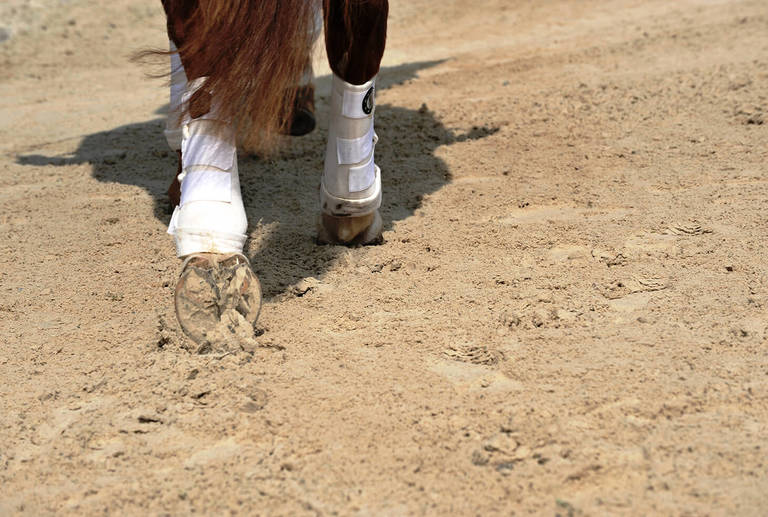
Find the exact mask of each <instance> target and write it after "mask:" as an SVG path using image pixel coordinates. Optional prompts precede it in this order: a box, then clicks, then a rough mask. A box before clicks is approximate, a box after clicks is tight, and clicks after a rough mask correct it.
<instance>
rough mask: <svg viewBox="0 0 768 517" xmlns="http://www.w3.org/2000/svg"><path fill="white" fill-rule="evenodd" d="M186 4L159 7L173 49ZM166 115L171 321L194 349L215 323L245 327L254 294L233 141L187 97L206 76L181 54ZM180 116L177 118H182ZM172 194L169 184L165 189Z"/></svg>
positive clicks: (173, 1) (199, 100)
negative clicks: (178, 266) (173, 202)
mask: <svg viewBox="0 0 768 517" xmlns="http://www.w3.org/2000/svg"><path fill="white" fill-rule="evenodd" d="M194 4H195V2H194V1H188V0H187V1H184V0H163V6H164V7H165V9H166V14H167V17H168V32H169V36H170V39H171V41H172V49H173V45H178V46H181V45H182V44H183V41H184V36H185V34H184V31H185V27H187V23H189V22H190V19H189V16H190V14H191V13H192V12H193V8H194ZM171 57H172V59H171V62H172V66H173V67H174V68H173V69H172V80H171V107H172V109H171V115H170V116H169V119H168V120H169V122H168V127H167V129H166V133H165V134H166V137H167V139H168V143H169V144H170V145H171V147H172V148H174V149H176V150H177V152H178V153H179V174H178V175H177V177H176V179H175V185H177V187H178V199H177V201H178V203H177V205H178V206H176V208H175V209H174V212H173V216H172V217H171V222H170V225H169V228H168V233H170V234H171V235H173V236H174V240H175V242H176V250H177V254H178V256H179V257H182V258H185V261H184V265H183V267H182V273H181V276H180V277H179V281H178V283H177V285H176V292H175V305H176V314H177V317H178V320H179V323H180V324H181V327H182V329H183V330H184V331H185V332H186V333H187V335H188V336H189V337H191V338H192V339H193V340H195V341H197V342H198V343H202V342H204V341H206V339H207V338H206V335H207V333H208V332H209V331H212V330H214V329H215V328H217V327H218V326H219V324H220V322H225V324H228V326H232V325H235V326H240V324H241V323H247V324H250V325H251V326H252V324H253V323H254V322H255V320H256V318H257V317H258V314H259V310H260V308H261V289H260V286H259V282H258V279H257V278H256V276H255V275H254V274H253V271H252V270H251V267H250V264H249V262H248V259H247V258H246V257H245V256H244V255H243V247H244V244H245V240H246V233H245V232H246V229H247V219H246V215H245V209H244V207H243V202H242V198H241V194H240V183H239V176H238V170H237V150H236V147H235V134H234V130H233V129H232V127H230V124H229V123H228V122H227V121H226V120H220V119H219V118H217V113H216V106H215V101H213V98H212V96H210V95H200V96H196V97H194V98H195V99H196V101H195V102H192V103H191V104H190V105H189V108H188V110H186V112H184V109H183V106H184V105H185V104H186V103H189V102H190V99H192V98H193V95H194V94H195V92H196V90H197V88H199V86H200V81H201V80H202V79H203V78H204V77H205V75H206V71H205V69H204V68H201V66H200V64H199V63H195V62H190V61H189V60H188V59H186V58H185V56H184V55H180V56H179V55H178V54H172V56H171ZM182 113H183V115H182ZM172 189H173V185H172Z"/></svg>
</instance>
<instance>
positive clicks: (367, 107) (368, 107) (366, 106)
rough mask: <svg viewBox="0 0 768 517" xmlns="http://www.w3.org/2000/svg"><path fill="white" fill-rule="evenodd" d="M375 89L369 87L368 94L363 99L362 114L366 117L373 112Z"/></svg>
mask: <svg viewBox="0 0 768 517" xmlns="http://www.w3.org/2000/svg"><path fill="white" fill-rule="evenodd" d="M374 90H375V88H374V87H373V86H371V89H370V90H368V93H366V94H365V97H364V98H363V113H365V114H366V115H370V114H371V112H372V111H373V102H374V97H375V91H374Z"/></svg>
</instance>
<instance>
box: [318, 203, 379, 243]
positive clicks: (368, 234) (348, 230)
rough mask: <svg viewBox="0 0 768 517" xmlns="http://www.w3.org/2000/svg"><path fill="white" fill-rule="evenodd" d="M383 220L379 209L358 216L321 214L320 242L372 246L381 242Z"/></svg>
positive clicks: (319, 224) (319, 225)
mask: <svg viewBox="0 0 768 517" xmlns="http://www.w3.org/2000/svg"><path fill="white" fill-rule="evenodd" d="M382 226H383V224H382V221H381V215H379V211H378V210H376V211H375V212H373V213H372V214H367V215H362V216H358V217H351V216H350V217H335V216H332V215H328V214H321V215H320V221H319V223H318V232H317V242H318V243H319V244H341V245H344V246H370V245H374V244H381V243H383V242H384V238H383V237H382V236H381V231H382Z"/></svg>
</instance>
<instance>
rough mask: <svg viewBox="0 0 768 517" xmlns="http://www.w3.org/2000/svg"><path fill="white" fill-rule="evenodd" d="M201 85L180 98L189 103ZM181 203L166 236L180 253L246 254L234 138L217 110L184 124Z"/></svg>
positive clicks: (243, 215) (193, 82)
mask: <svg viewBox="0 0 768 517" xmlns="http://www.w3.org/2000/svg"><path fill="white" fill-rule="evenodd" d="M201 82H202V81H201V80H196V81H192V83H191V84H190V86H191V87H188V88H187V91H186V92H185V93H184V95H183V97H182V104H183V103H186V102H188V101H189V99H190V98H191V97H192V94H193V93H194V92H195V90H196V89H197V87H199V85H200V83H201ZM181 133H182V136H181V160H182V172H181V174H180V175H179V183H180V185H181V202H180V203H179V206H178V207H176V209H175V210H174V212H173V216H172V217H171V223H170V225H169V227H168V233H169V234H171V235H173V237H174V239H175V241H176V253H177V255H178V256H179V257H185V256H187V255H191V254H193V253H242V251H243V246H244V245H245V239H246V235H245V232H246V229H247V226H248V221H247V219H246V216H245V208H244V207H243V200H242V197H241V195H240V179H239V176H238V171H237V149H236V147H235V134H234V131H233V130H232V128H231V127H230V125H229V124H228V123H227V122H225V121H222V120H218V119H217V118H216V111H215V108H212V109H211V111H209V112H208V113H206V114H205V115H202V116H200V117H198V118H195V119H191V118H189V117H188V116H187V117H185V119H184V120H183V121H182V124H181Z"/></svg>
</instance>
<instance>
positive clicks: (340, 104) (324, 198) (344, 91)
mask: <svg viewBox="0 0 768 517" xmlns="http://www.w3.org/2000/svg"><path fill="white" fill-rule="evenodd" d="M375 91H376V90H375V84H374V80H371V81H369V82H367V83H365V84H362V85H353V84H349V83H347V82H345V81H343V80H342V79H341V78H339V77H337V76H336V75H334V76H333V85H332V88H331V113H330V126H329V128H328V147H327V148H326V153H325V169H324V172H323V179H322V182H321V185H320V206H321V209H322V211H323V212H324V213H326V214H329V215H335V216H348V215H353V216H356V215H365V214H369V213H371V212H374V211H375V210H376V209H378V208H379V206H380V205H381V170H380V169H379V168H378V167H377V166H376V164H375V163H374V159H373V155H374V149H375V147H376V142H377V141H378V137H377V136H376V133H375V131H374V130H373V115H374V110H375Z"/></svg>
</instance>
